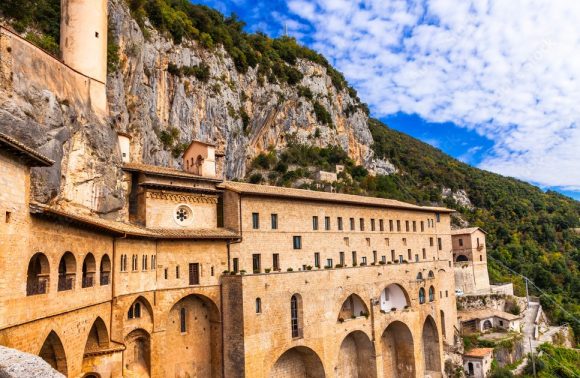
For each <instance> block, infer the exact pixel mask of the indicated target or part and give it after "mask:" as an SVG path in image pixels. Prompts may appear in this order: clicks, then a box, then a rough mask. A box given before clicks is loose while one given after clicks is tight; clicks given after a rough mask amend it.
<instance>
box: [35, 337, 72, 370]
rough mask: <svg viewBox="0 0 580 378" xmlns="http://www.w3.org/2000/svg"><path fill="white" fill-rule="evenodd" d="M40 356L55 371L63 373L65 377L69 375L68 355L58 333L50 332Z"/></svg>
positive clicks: (39, 353)
mask: <svg viewBox="0 0 580 378" xmlns="http://www.w3.org/2000/svg"><path fill="white" fill-rule="evenodd" d="M38 355H39V356H40V357H41V358H42V359H43V360H45V361H46V362H48V364H49V365H50V366H52V368H53V369H55V370H57V371H59V372H61V373H62V374H64V375H65V376H66V375H67V374H68V368H67V364H66V353H65V351H64V347H63V345H62V342H61V341H60V338H59V337H58V335H57V334H56V332H54V331H50V333H49V334H48V336H47V337H46V339H45V340H44V344H42V348H40V352H38Z"/></svg>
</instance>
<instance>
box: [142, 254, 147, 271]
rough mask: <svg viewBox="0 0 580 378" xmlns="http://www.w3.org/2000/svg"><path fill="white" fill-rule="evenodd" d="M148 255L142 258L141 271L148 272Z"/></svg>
mask: <svg viewBox="0 0 580 378" xmlns="http://www.w3.org/2000/svg"><path fill="white" fill-rule="evenodd" d="M147 260H148V259H147V255H143V256H142V257H141V270H147Z"/></svg>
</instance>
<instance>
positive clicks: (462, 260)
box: [455, 255, 469, 262]
mask: <svg viewBox="0 0 580 378" xmlns="http://www.w3.org/2000/svg"><path fill="white" fill-rule="evenodd" d="M464 261H469V259H468V258H467V256H465V255H459V256H457V258H456V259H455V262H464Z"/></svg>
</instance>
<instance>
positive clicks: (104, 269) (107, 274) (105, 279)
mask: <svg viewBox="0 0 580 378" xmlns="http://www.w3.org/2000/svg"><path fill="white" fill-rule="evenodd" d="M99 280H100V284H101V286H104V285H108V284H109V282H110V280H111V259H110V258H109V255H107V254H106V253H105V254H104V255H103V257H101V264H100V268H99Z"/></svg>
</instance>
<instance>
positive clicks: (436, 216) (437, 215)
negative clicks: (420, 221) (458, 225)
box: [435, 213, 441, 223]
mask: <svg viewBox="0 0 580 378" xmlns="http://www.w3.org/2000/svg"><path fill="white" fill-rule="evenodd" d="M435 219H436V220H437V223H439V222H441V214H439V213H435Z"/></svg>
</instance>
